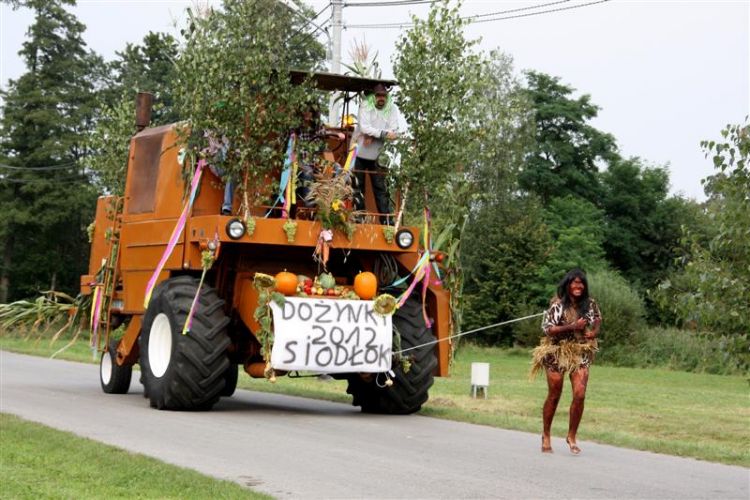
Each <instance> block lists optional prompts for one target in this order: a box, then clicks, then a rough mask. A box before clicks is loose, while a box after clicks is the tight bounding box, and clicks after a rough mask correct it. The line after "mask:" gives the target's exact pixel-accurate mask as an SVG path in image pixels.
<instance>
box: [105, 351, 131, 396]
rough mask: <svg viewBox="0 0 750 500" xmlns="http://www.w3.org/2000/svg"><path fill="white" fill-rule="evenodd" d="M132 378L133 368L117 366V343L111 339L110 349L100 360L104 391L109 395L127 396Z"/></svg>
mask: <svg viewBox="0 0 750 500" xmlns="http://www.w3.org/2000/svg"><path fill="white" fill-rule="evenodd" d="M132 376H133V367H132V366H121V365H118V364H117V341H116V340H115V339H111V340H110V341H109V349H108V350H107V352H103V353H102V357H101V358H100V359H99V382H101V384H102V390H103V391H104V392H105V393H107V394H127V392H128V389H130V378H131V377H132Z"/></svg>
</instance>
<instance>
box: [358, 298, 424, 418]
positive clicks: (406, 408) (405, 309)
mask: <svg viewBox="0 0 750 500" xmlns="http://www.w3.org/2000/svg"><path fill="white" fill-rule="evenodd" d="M393 328H394V330H397V331H398V332H399V333H400V334H401V349H408V348H409V347H414V346H416V345H420V344H424V343H427V342H430V341H434V340H435V336H434V335H433V333H432V329H431V328H428V327H427V325H426V323H425V320H424V317H423V315H422V300H421V298H420V297H418V296H416V295H414V296H412V297H410V298H409V299H408V300H407V301H406V303H405V304H404V305H403V306H402V307H401V308H399V309H398V310H397V311H396V312H395V313H394V315H393ZM394 347H395V346H394ZM405 355H406V356H408V357H409V359H410V361H411V366H410V368H409V371H408V373H404V370H403V368H402V367H401V363H399V362H397V363H395V364H394V367H393V371H394V373H395V374H396V376H395V377H394V378H393V385H392V386H390V387H388V386H386V387H380V386H381V385H384V382H385V377H384V376H383V375H378V376H376V377H375V376H374V377H372V380H364V379H363V378H362V377H360V376H359V375H356V374H355V375H351V376H349V386H348V387H347V390H346V392H348V393H349V394H351V395H352V396H353V401H352V404H353V405H354V406H361V407H362V411H363V412H365V413H387V414H391V415H407V414H409V413H414V412H416V411H419V409H420V408H421V407H422V405H423V404H424V403H425V402H426V401H427V398H428V390H429V389H430V387H432V384H433V382H434V376H433V371H434V370H435V367H437V357H436V356H435V346H434V345H429V346H425V347H422V348H419V349H414V350H411V351H409V352H408V353H405Z"/></svg>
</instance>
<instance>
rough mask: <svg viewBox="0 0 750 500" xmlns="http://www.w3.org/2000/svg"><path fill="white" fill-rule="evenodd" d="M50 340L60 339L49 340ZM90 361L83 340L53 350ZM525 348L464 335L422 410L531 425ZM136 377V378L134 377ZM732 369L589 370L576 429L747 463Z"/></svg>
mask: <svg viewBox="0 0 750 500" xmlns="http://www.w3.org/2000/svg"><path fill="white" fill-rule="evenodd" d="M33 343H34V342H33V341H22V340H20V339H12V338H3V337H0V348H2V349H7V350H12V351H16V352H25V353H27V354H37V355H44V356H49V355H50V354H51V353H52V352H54V351H56V350H57V349H59V347H57V345H55V346H53V347H51V348H50V347H48V346H46V344H45V343H44V342H40V343H39V344H38V345H37V346H36V347H34V346H33ZM58 344H59V343H58ZM58 357H59V358H62V359H71V360H76V361H88V362H91V354H90V351H89V350H88V348H87V347H86V346H85V343H84V342H78V343H77V344H76V345H74V346H73V347H71V348H70V349H68V350H66V351H65V352H64V353H61V354H60V355H58ZM472 362H488V363H490V388H489V397H488V398H487V399H486V400H485V399H472V398H471V396H470V393H469V392H470V391H469V389H470V378H471V376H470V372H471V363H472ZM528 368H529V357H528V356H526V355H523V354H521V355H519V354H517V353H513V352H510V351H507V350H502V349H496V348H478V347H474V346H471V345H469V344H464V345H463V346H462V347H461V350H460V351H459V354H458V356H457V359H456V360H455V363H454V366H453V368H452V372H451V376H450V377H448V378H438V379H435V385H434V386H433V388H432V389H431V390H430V401H428V403H427V404H426V405H425V406H424V408H423V409H422V411H421V414H423V415H428V416H433V417H438V418H446V419H450V420H456V421H463V422H472V423H477V424H482V425H489V426H493V427H502V428H506V429H516V430H522V431H528V432H535V433H536V432H540V429H541V405H542V403H543V401H544V398H545V396H546V384H545V382H544V380H543V378H542V377H539V378H537V379H536V380H534V381H529V380H528V377H527V374H528ZM134 384H137V381H134ZM238 386H239V387H240V388H245V389H251V390H256V391H265V392H276V393H282V394H290V395H298V396H307V397H314V398H321V399H327V400H331V401H339V402H345V403H348V402H350V401H351V399H350V396H349V395H347V394H346V382H344V381H336V380H329V381H321V380H318V379H317V378H300V379H290V378H286V377H284V378H280V379H279V381H278V382H277V383H276V384H271V383H269V382H268V381H266V380H253V379H250V378H249V377H247V376H244V375H243V374H240V380H239V384H238ZM569 387H570V386H569V384H567V383H566V386H565V390H564V393H563V399H562V400H561V402H560V407H559V408H558V411H557V415H556V418H555V422H554V425H553V434H554V435H555V436H558V437H564V436H565V433H566V431H567V420H568V406H569V405H570V388H569ZM748 394H750V392H749V391H748V381H747V380H746V379H745V378H743V377H740V376H722V375H708V374H701V373H687V372H677V371H669V370H663V369H638V368H617V367H611V366H600V365H594V366H593V367H592V369H591V378H590V381H589V390H588V395H587V399H586V411H585V413H584V417H583V422H582V424H581V428H580V430H579V440H580V441H581V442H582V446H583V445H585V442H586V441H596V442H599V443H606V444H612V445H616V446H622V447H626V448H634V449H639V450H648V451H653V452H658V453H666V454H670V455H679V456H685V457H693V458H698V459H702V460H709V461H713V462H721V463H726V464H735V465H743V466H745V467H750V425H748V423H750V398H749V397H748Z"/></svg>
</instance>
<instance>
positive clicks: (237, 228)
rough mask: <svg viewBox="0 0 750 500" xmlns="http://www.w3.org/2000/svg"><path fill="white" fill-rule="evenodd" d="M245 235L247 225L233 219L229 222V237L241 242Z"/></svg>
mask: <svg viewBox="0 0 750 500" xmlns="http://www.w3.org/2000/svg"><path fill="white" fill-rule="evenodd" d="M244 235H245V223H244V222H242V221H241V220H240V219H232V220H230V221H229V222H227V236H229V237H230V238H231V239H233V240H239V239H240V238H242V237H243V236H244Z"/></svg>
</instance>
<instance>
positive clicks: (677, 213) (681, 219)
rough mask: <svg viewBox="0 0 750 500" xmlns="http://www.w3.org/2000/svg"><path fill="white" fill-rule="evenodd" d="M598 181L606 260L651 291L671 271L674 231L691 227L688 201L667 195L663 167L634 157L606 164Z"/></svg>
mask: <svg viewBox="0 0 750 500" xmlns="http://www.w3.org/2000/svg"><path fill="white" fill-rule="evenodd" d="M601 180H602V182H601V183H602V188H603V189H602V191H603V192H602V194H601V198H600V204H601V205H600V206H601V207H602V208H603V209H604V211H605V213H606V215H607V226H606V234H605V238H604V249H605V251H606V252H607V259H608V260H609V261H610V262H611V264H612V266H613V267H614V268H615V269H618V270H619V271H620V272H621V273H622V274H623V275H624V276H625V277H626V278H627V279H628V280H629V281H630V282H631V283H633V284H634V285H636V286H637V287H638V288H640V289H641V290H646V289H648V288H651V287H652V286H654V285H655V284H656V283H658V282H659V281H661V280H662V279H664V278H665V277H666V275H667V272H668V271H669V269H670V268H671V267H672V260H673V258H674V253H673V252H674V248H675V247H676V246H677V245H678V244H679V240H680V238H681V229H680V228H681V227H682V226H690V225H692V222H691V220H690V218H691V214H692V213H693V211H692V210H691V209H690V207H689V205H690V204H691V203H692V202H690V201H687V200H684V199H682V198H679V197H673V196H670V195H669V171H668V170H667V169H666V168H663V167H648V166H645V165H644V164H643V162H642V161H641V160H640V159H639V158H630V159H627V160H617V161H614V162H612V163H611V164H610V166H609V168H608V169H607V170H606V171H605V172H603V173H602V174H601Z"/></svg>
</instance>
